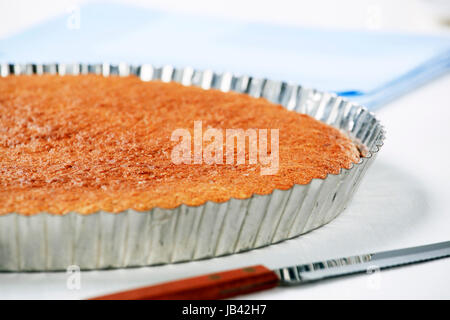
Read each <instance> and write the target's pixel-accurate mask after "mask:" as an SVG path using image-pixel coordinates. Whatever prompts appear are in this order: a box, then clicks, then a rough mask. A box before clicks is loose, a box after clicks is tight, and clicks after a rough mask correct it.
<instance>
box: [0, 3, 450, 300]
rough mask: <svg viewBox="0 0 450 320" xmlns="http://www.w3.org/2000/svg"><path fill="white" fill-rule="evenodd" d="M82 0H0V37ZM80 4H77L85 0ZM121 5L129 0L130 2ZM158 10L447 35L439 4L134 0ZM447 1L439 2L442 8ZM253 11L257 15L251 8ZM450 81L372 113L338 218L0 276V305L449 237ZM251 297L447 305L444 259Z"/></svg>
mask: <svg viewBox="0 0 450 320" xmlns="http://www.w3.org/2000/svg"><path fill="white" fill-rule="evenodd" d="M82 2H83V1H67V0H65V1H39V2H38V1H24V0H19V1H17V0H16V1H5V0H2V1H0V39H1V38H4V37H6V36H9V35H13V34H14V33H17V32H20V31H21V30H24V29H25V28H27V27H30V26H31V25H33V24H35V23H39V22H40V21H43V20H45V19H48V18H50V17H52V16H55V15H57V14H64V13H65V12H67V10H68V9H69V8H70V7H71V6H73V5H74V4H78V3H82ZM84 2H85V1H84ZM128 2H129V1H128ZM132 2H137V3H140V4H145V5H148V6H151V7H155V8H159V9H163V10H177V11H183V12H195V13H203V14H208V15H214V16H228V17H233V18H238V19H244V20H252V21H267V22H275V23H281V24H288V25H302V26H313V27H322V28H337V29H339V28H341V29H358V30H361V29H369V30H382V31H388V32H389V31H402V32H410V33H422V34H423V33H425V34H447V35H448V34H449V32H450V28H449V22H450V9H449V6H448V3H450V2H448V1H447V2H446V1H445V0H442V1H440V0H434V1H432V0H429V1H425V0H422V1H369V0H364V1H356V0H354V1H353V0H346V1H339V2H334V1H326V0H320V1H314V3H312V2H311V3H303V2H299V1H292V2H289V1H280V0H277V1H261V0H260V1H230V0H227V1H219V2H214V1H206V0H205V1H199V0H196V1H189V2H188V1H185V2H182V1H180V2H177V1H167V0H166V1H162V0H161V1H153V2H151V3H144V1H132ZM446 3H447V5H446ZM255 9H257V10H255ZM449 89H450V75H446V76H443V77H441V78H439V79H436V80H435V81H433V82H430V83H429V84H427V85H426V86H423V87H421V88H420V89H417V90H415V91H414V92H411V93H409V94H408V95H405V96H403V97H402V98H399V99H397V100H395V101H394V102H392V103H390V104H389V105H387V106H385V107H383V108H382V109H380V110H379V111H378V112H377V115H378V117H379V118H380V119H381V121H382V123H383V124H384V125H385V127H386V128H387V140H386V143H385V146H384V147H383V148H382V150H381V153H380V155H379V156H378V158H377V161H376V162H375V163H374V165H373V166H372V168H371V169H370V170H369V172H368V174H367V176H366V179H365V180H364V181H363V183H362V184H361V187H360V189H359V191H358V192H357V194H356V196H355V198H354V200H353V203H352V204H351V205H350V207H349V208H348V209H347V210H346V211H345V212H344V213H343V214H342V215H341V216H339V217H338V218H337V219H336V220H334V221H332V222H331V223H329V224H328V225H326V226H324V227H323V228H320V229H318V230H316V231H314V232H311V233H309V234H307V235H304V236H302V237H300V238H297V239H293V240H289V241H285V242H283V243H281V244H277V245H273V246H270V247H267V248H263V249H258V250H254V251H251V252H248V253H242V254H237V255H232V256H228V257H223V258H217V259H210V260H203V261H197V262H191V263H182V264H174V265H166V266H157V267H147V268H134V269H124V270H109V271H90V272H82V273H81V289H80V290H69V289H67V286H66V280H67V274H65V273H64V272H59V273H0V299H16V298H25V299H27V298H37V299H55V298H61V299H80V298H87V297H92V296H95V295H98V294H104V293H109V292H112V291H116V290H121V289H128V288H133V287H136V286H143V285H149V284H153V283H158V282H162V281H165V280H170V279H177V278H182V277H186V276H191V275H198V274H203V273H207V272H213V271H219V270H226V269H230V268H237V267H241V266H247V265H252V264H264V265H266V266H268V267H281V266H285V265H291V264H299V263H305V262H311V261H315V260H320V259H327V258H335V257H340V256H348V255H354V254H362V253H368V252H376V251H379V250H386V249H394V248H400V247H405V246H415V245H420V244H426V243H431V242H437V241H448V240H450V168H449V167H450V160H449V159H450V149H449V147H450V142H449V139H450V90H449ZM245 298H250V299H252V298H257V299H266V298H267V299H316V298H322V299H330V298H332V299H336V298H337V299H367V298H368V299H392V298H406V299H409V298H425V299H429V298H437V299H439V298H441V299H442V298H445V299H450V259H444V260H438V261H434V262H428V263H425V264H421V265H414V266H408V267H403V268H399V269H395V270H389V271H383V272H381V273H380V274H377V275H373V276H369V275H360V276H353V277H348V278H342V279H336V280H332V281H326V282H321V283H317V284H314V285H306V286H303V287H293V288H277V289H273V290H271V291H267V292H262V293H259V294H253V295H247V296H245Z"/></svg>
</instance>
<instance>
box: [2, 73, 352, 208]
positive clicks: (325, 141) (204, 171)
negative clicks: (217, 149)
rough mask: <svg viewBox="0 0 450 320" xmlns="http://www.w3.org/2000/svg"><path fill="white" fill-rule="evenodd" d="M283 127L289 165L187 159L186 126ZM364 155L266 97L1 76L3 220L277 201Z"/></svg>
mask: <svg viewBox="0 0 450 320" xmlns="http://www.w3.org/2000/svg"><path fill="white" fill-rule="evenodd" d="M196 120H201V121H202V122H203V127H204V128H207V127H213V128H219V129H226V128H242V129H244V130H245V129H247V128H261V129H272V128H274V129H275V128H276V129H279V159H280V160H279V161H280V162H279V170H278V173H277V174H276V175H266V176H265V175H261V174H260V170H259V169H260V168H259V167H260V164H256V165H249V164H248V163H247V164H245V165H237V164H234V165H227V164H214V165H206V164H190V165H189V164H179V165H176V164H174V163H173V162H172V160H171V156H170V155H171V150H172V149H173V147H174V146H175V145H176V143H177V142H173V141H171V139H170V138H171V134H172V132H173V130H175V129H177V128H187V129H189V130H191V131H192V129H193V123H194V121H196ZM358 159H359V151H358V149H357V147H356V145H355V144H354V143H353V142H352V141H351V140H350V139H349V138H347V137H346V136H345V135H344V134H342V133H341V132H340V131H339V130H337V129H334V128H332V127H330V126H328V125H325V124H322V123H320V122H319V121H317V120H314V119H313V118H311V117H309V116H306V115H303V114H298V113H296V112H291V111H287V110H286V109H284V108H283V107H282V106H280V105H275V104H272V103H270V102H268V101H266V100H265V99H256V98H252V97H249V96H247V95H243V94H237V93H223V92H220V91H217V90H203V89H200V88H195V87H184V86H181V85H179V84H175V83H162V82H156V81H155V82H142V81H140V80H139V79H138V78H137V77H122V78H119V77H101V76H95V75H83V76H56V75H55V76H52V75H44V76H10V77H6V78H0V171H1V172H0V188H1V189H0V214H5V213H10V212H17V213H22V214H35V213H38V212H42V211H45V212H50V213H54V214H63V213H67V212H71V211H76V212H79V213H92V212H96V211H98V210H104V211H108V212H120V211H123V210H126V209H129V208H132V209H135V210H139V211H142V210H148V209H151V208H154V207H161V208H174V207H176V206H178V205H180V204H182V203H184V204H188V205H200V204H203V203H204V202H205V201H208V200H210V201H216V202H223V201H227V200H229V199H230V198H231V197H234V198H241V199H242V198H248V197H250V196H251V195H252V194H255V193H256V194H269V193H271V192H272V191H273V190H274V189H288V188H290V187H292V186H293V185H294V184H307V183H308V182H309V181H310V180H311V179H313V178H325V177H326V175H327V174H329V173H333V174H337V173H338V172H339V171H340V169H341V168H349V167H350V166H351V163H352V162H357V161H358Z"/></svg>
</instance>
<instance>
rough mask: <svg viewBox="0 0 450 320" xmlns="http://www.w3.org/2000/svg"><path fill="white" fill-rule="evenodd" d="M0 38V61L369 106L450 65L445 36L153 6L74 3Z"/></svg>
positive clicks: (407, 88) (428, 77)
mask: <svg viewBox="0 0 450 320" xmlns="http://www.w3.org/2000/svg"><path fill="white" fill-rule="evenodd" d="M79 13H80V28H79V29H71V28H68V26H67V25H68V19H70V18H69V16H68V15H65V16H60V17H57V18H54V19H52V20H49V21H47V22H45V23H43V24H41V25H38V26H35V27H33V28H31V29H29V30H27V31H25V32H23V33H21V34H18V35H15V36H13V37H11V38H7V39H4V40H1V41H0V60H1V61H2V62H14V63H19V62H21V63H25V62H35V63H41V62H67V63H70V62H90V63H98V62H122V61H125V62H129V63H132V64H138V63H152V64H156V65H164V64H173V65H176V66H180V67H182V66H192V67H195V68H201V69H212V70H215V71H231V72H234V73H239V74H249V75H252V76H256V77H267V78H271V79H274V80H284V81H288V82H292V83H299V84H302V85H304V86H306V87H314V88H318V89H321V90H327V91H334V92H337V93H338V94H341V95H343V96H346V97H349V98H350V99H353V100H356V101H358V102H361V103H363V104H365V105H367V106H368V107H370V108H375V107H378V106H381V105H383V104H384V103H386V102H387V101H389V100H391V99H393V98H395V97H397V96H399V95H401V94H404V93H406V92H408V91H410V90H412V89H413V88H414V87H416V86H418V85H420V84H422V83H424V82H426V81H429V80H430V79H432V78H435V77H437V76H439V75H441V74H443V73H445V72H448V71H449V70H450V38H449V37H447V38H445V37H431V36H418V35H402V34H391V33H388V34H386V33H376V32H355V31H346V32H344V31H329V30H316V29H305V28H298V27H289V26H278V25H271V24H263V23H246V22H242V21H235V20H225V19H217V18H210V17H202V16H193V15H181V14H174V13H164V12H158V11H154V10H151V9H145V8H140V7H133V6H127V5H120V4H90V5H87V6H84V7H81V9H80V12H79Z"/></svg>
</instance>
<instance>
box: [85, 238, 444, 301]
mask: <svg viewBox="0 0 450 320" xmlns="http://www.w3.org/2000/svg"><path fill="white" fill-rule="evenodd" d="M449 256H450V241H446V242H440V243H434V244H429V245H425V246H419V247H412V248H406V249H398V250H391V251H384V252H379V253H373V254H365V255H358V256H352V257H347V258H338V259H331V260H326V261H319V262H314V263H310V264H303V265H297V266H290V267H285V268H280V269H275V270H270V269H268V268H266V267H264V266H263V265H256V266H250V267H245V268H240V269H235V270H230V271H224V272H218V273H211V274H207V275H202V276H197V277H193V278H188V279H182V280H176V281H172V282H167V283H163V284H158V285H154V286H148V287H143V288H138V289H133V290H128V291H123V292H118V293H114V294H109V295H105V296H100V297H96V298H93V299H91V300H148V299H158V300H172V299H176V300H184V299H186V300H194V299H195V300H196V299H199V300H206V299H224V298H230V297H235V296H238V295H241V294H247V293H252V292H257V291H262V290H267V289H271V288H274V287H276V286H292V285H301V284H306V283H310V282H315V281H319V280H323V279H328V278H336V277H341V276H345V275H351V274H357V273H371V272H373V271H374V270H382V269H387V268H393V267H398V266H402V265H407V264H413V263H419V262H425V261H429V260H435V259H440V258H445V257H449Z"/></svg>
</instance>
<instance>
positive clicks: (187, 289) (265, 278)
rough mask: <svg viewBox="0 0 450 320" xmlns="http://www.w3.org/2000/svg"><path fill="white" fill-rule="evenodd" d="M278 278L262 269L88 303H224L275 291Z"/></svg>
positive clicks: (190, 280) (200, 278) (226, 273)
mask: <svg viewBox="0 0 450 320" xmlns="http://www.w3.org/2000/svg"><path fill="white" fill-rule="evenodd" d="M278 282H279V278H278V276H277V275H276V274H275V273H274V272H273V271H271V270H269V269H267V268H266V267H264V266H262V265H258V266H252V267H246V268H241V269H236V270H230V271H224V272H219V273H211V274H207V275H203V276H198V277H193V278H188V279H182V280H177V281H172V282H167V283H163V284H158V285H155V286H149V287H143V288H139V289H134V290H129V291H123V292H118V293H114V294H110V295H106V296H101V297H96V298H93V299H91V300H153V299H155V300H208V299H224V298H230V297H234V296H237V295H241V294H246V293H251V292H256V291H262V290H266V289H270V288H273V287H276V286H277V285H278Z"/></svg>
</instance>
